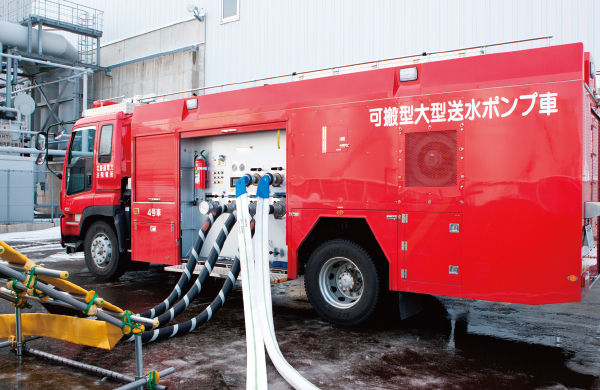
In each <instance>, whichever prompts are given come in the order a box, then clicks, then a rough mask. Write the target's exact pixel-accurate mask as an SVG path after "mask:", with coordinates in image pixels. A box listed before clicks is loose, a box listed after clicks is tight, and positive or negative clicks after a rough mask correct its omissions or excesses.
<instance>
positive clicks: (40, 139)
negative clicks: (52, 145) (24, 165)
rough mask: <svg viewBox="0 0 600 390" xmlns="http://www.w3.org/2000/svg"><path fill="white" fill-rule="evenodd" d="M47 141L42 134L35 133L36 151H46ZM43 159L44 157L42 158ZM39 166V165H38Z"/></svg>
mask: <svg viewBox="0 0 600 390" xmlns="http://www.w3.org/2000/svg"><path fill="white" fill-rule="evenodd" d="M47 139H48V137H47V136H46V134H44V133H37V135H36V136H35V148H36V149H37V150H44V151H45V150H46V140H47ZM44 159H45V157H44ZM38 165H40V164H38Z"/></svg>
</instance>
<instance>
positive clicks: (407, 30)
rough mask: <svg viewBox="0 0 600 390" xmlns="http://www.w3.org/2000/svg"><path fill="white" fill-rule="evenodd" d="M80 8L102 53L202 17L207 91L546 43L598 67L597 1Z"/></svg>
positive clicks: (158, 2)
mask: <svg viewBox="0 0 600 390" xmlns="http://www.w3.org/2000/svg"><path fill="white" fill-rule="evenodd" d="M2 1H7V0H0V2H2ZM74 1H75V2H77V3H80V4H82V5H86V6H90V7H94V8H98V9H101V10H103V11H104V29H103V30H104V37H103V38H102V45H105V44H109V43H113V42H115V41H119V40H122V39H126V38H130V37H132V36H135V35H139V34H142V33H146V32H148V31H152V30H155V29H158V28H161V27H164V26H166V25H170V24H174V23H178V22H181V21H184V20H190V19H191V15H190V14H189V13H188V11H187V5H188V4H190V3H191V4H193V5H197V6H198V7H199V8H203V9H204V11H205V12H206V14H207V19H206V74H205V76H206V85H207V86H210V85H218V84H223V83H231V82H237V81H243V80H250V79H257V78H263V77H269V76H275V75H281V74H290V73H292V72H304V71H309V70H315V69H320V68H327V67H334V66H341V65H348V64H353V63H359V62H366V61H373V60H378V59H385V58H393V57H399V56H405V55H410V54H417V53H422V52H432V51H439V50H449V49H456V48H462V47H469V46H478V45H486V44H490V43H495V42H502V41H510V40H518V39H525V38H532V37H540V36H545V35H553V36H554V38H552V39H551V41H550V43H551V44H553V45H557V44H564V43H571V42H583V43H584V44H585V48H586V50H589V51H591V52H592V55H594V54H595V55H596V57H597V58H600V38H598V39H596V38H595V34H594V33H595V32H597V31H598V29H595V28H594V27H595V21H600V2H599V1H598V0H301V1H298V0H239V1H240V19H239V21H235V22H230V23H226V24H221V23H220V5H221V0H169V1H164V0H74ZM544 44H546V43H545V42H536V43H526V44H519V45H511V46H507V47H506V48H505V49H499V48H496V49H491V50H490V51H492V52H493V51H498V50H515V49H524V48H530V47H537V46H540V45H544Z"/></svg>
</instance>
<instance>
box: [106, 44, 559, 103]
mask: <svg viewBox="0 0 600 390" xmlns="http://www.w3.org/2000/svg"><path fill="white" fill-rule="evenodd" d="M552 37H553V36H552V35H548V36H543V37H538V38H528V39H519V40H516V41H506V42H497V43H492V44H489V45H480V46H471V47H466V48H461V49H452V50H442V51H437V52H431V53H426V52H423V53H421V54H412V55H406V56H402V57H395V58H388V59H383V60H378V61H368V62H360V63H357V64H352V65H344V66H339V67H330V68H323V69H318V70H311V71H308V72H302V73H296V72H294V73H292V74H285V75H280V76H273V77H266V78H262V79H255V80H247V81H238V82H234V83H228V84H221V85H213V86H210V87H199V88H192V89H186V90H184V91H178V92H170V93H165V94H160V95H154V96H150V97H142V98H140V99H139V101H145V100H152V99H156V98H161V97H165V96H173V95H179V94H182V93H190V92H194V91H205V90H209V89H214V88H223V87H229V86H235V85H242V84H248V83H253V84H256V83H257V82H260V81H269V80H274V79H280V78H284V77H291V80H290V81H294V77H296V78H297V79H298V78H299V76H303V75H309V74H311V73H318V72H323V71H332V75H334V74H335V70H336V69H337V70H338V72H339V70H340V69H344V68H352V67H356V66H360V65H368V64H373V66H379V64H380V63H382V62H389V61H398V60H402V59H407V58H411V57H427V56H431V55H434V54H448V53H460V52H464V51H467V50H474V49H482V50H483V52H482V53H484V52H485V49H486V48H488V47H495V46H501V45H510V44H515V43H523V42H531V41H538V40H542V39H550V38H552ZM113 99H117V98H116V97H115V98H110V99H105V100H113Z"/></svg>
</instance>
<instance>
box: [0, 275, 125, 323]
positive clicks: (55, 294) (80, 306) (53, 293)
mask: <svg viewBox="0 0 600 390" xmlns="http://www.w3.org/2000/svg"><path fill="white" fill-rule="evenodd" d="M0 273H3V274H5V275H7V276H8V277H9V278H12V279H17V280H18V281H20V282H24V281H25V279H26V278H27V276H25V275H23V274H22V273H20V272H17V271H14V270H12V269H11V268H10V267H7V266H5V265H2V264H0ZM35 288H36V289H37V290H40V291H41V292H43V293H44V294H46V295H48V296H50V297H51V298H54V299H58V300H60V301H63V302H65V303H68V304H70V305H71V306H73V307H74V308H75V309H77V310H81V311H84V312H85V310H87V304H85V303H83V302H79V301H78V300H76V299H74V298H73V297H71V296H70V295H68V294H65V293H63V292H59V291H57V290H55V289H53V288H52V287H49V286H48V285H46V284H44V283H42V282H40V281H38V282H37V284H36V285H35ZM97 317H98V318H99V319H101V320H102V321H106V322H108V323H110V324H112V325H114V326H116V327H118V328H122V327H123V323H122V322H121V321H120V320H118V319H116V318H114V317H112V316H109V315H108V314H106V313H104V312H101V311H99V312H98V314H97Z"/></svg>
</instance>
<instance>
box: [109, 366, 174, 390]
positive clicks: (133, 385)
mask: <svg viewBox="0 0 600 390" xmlns="http://www.w3.org/2000/svg"><path fill="white" fill-rule="evenodd" d="M174 372H175V367H169V368H167V369H164V370H162V371H159V372H158V375H159V377H160V378H162V377H164V376H167V375H169V374H172V373H174ZM146 383H148V379H147V378H146V377H144V378H143V379H139V380H137V381H135V382H131V383H128V384H126V385H125V386H121V387H117V388H116V389H115V390H132V389H135V388H136V387H140V386H141V387H144V386H145V385H146ZM157 386H158V385H154V388H155V389H158V387H157Z"/></svg>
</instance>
